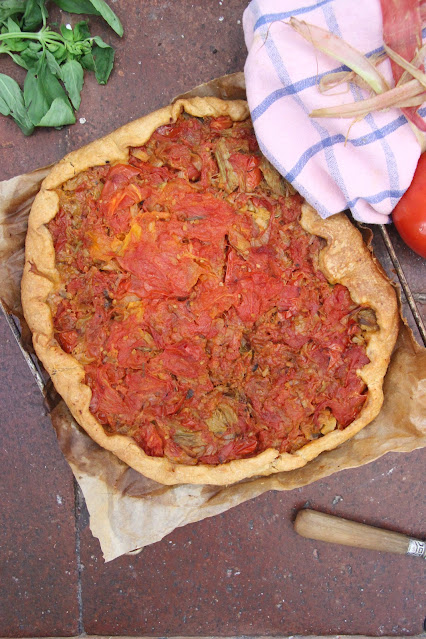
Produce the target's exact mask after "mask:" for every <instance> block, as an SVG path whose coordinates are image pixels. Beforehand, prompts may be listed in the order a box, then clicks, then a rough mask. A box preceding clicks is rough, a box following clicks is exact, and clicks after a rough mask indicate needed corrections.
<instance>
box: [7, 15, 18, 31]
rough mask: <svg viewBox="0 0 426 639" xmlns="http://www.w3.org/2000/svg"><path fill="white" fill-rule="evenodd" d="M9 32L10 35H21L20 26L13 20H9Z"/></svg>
mask: <svg viewBox="0 0 426 639" xmlns="http://www.w3.org/2000/svg"><path fill="white" fill-rule="evenodd" d="M7 31H8V33H21V29H20V27H19V24H16V22H15V21H14V20H12V18H8V19H7Z"/></svg>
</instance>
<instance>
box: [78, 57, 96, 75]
mask: <svg viewBox="0 0 426 639" xmlns="http://www.w3.org/2000/svg"><path fill="white" fill-rule="evenodd" d="M80 64H81V66H82V67H83V69H87V70H88V71H94V70H95V61H94V59H93V55H92V54H91V53H86V55H84V56H83V57H82V58H80Z"/></svg>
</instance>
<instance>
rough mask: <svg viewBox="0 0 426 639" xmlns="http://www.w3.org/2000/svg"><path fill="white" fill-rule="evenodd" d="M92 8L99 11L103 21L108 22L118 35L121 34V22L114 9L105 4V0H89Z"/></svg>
mask: <svg viewBox="0 0 426 639" xmlns="http://www.w3.org/2000/svg"><path fill="white" fill-rule="evenodd" d="M90 2H91V3H92V5H93V6H94V8H95V9H96V10H97V11H98V12H99V15H101V16H102V17H103V19H104V20H105V22H107V23H108V24H109V26H110V27H111V29H113V30H114V31H115V32H116V33H117V34H118V35H119V36H120V37H121V36H122V35H123V25H122V24H121V22H120V20H119V19H118V17H117V16H116V15H115V13H114V11H113V10H112V9H111V7H109V6H108V5H107V3H106V2H105V0H90Z"/></svg>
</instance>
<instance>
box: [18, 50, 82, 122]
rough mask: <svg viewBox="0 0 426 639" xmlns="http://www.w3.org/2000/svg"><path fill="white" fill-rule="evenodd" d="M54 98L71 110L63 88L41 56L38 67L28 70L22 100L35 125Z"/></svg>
mask: <svg viewBox="0 0 426 639" xmlns="http://www.w3.org/2000/svg"><path fill="white" fill-rule="evenodd" d="M56 98H59V99H60V100H62V101H63V102H64V103H65V104H66V105H67V106H68V107H69V108H70V109H71V110H72V108H71V104H70V102H69V100H68V98H67V94H66V93H65V90H64V88H63V87H62V85H61V84H60V82H59V80H58V79H57V78H56V77H55V76H54V75H53V73H52V72H51V71H50V69H49V67H48V65H47V64H46V63H44V61H43V58H41V59H40V64H39V65H38V67H37V68H36V69H30V70H29V71H28V73H27V77H26V78H25V82H24V101H25V105H26V107H27V110H28V116H29V118H30V120H31V122H32V123H33V124H34V125H35V126H37V125H38V124H39V123H40V121H41V120H42V119H43V117H44V115H45V114H46V113H47V112H48V111H49V109H50V107H51V105H52V103H53V102H54V100H55V99H56ZM53 126H56V125H53ZM58 126H61V125H58Z"/></svg>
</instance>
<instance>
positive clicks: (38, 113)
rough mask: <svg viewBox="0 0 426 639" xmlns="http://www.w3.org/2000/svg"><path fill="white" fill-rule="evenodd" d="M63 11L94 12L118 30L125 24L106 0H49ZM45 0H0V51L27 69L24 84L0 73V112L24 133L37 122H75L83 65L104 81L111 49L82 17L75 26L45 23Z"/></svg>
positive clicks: (57, 124) (55, 124)
mask: <svg viewBox="0 0 426 639" xmlns="http://www.w3.org/2000/svg"><path fill="white" fill-rule="evenodd" d="M53 2H54V3H55V4H56V5H58V6H59V7H60V8H61V9H63V10H64V11H67V12H69V13H77V14H81V13H84V14H89V15H98V16H101V17H102V18H104V20H105V21H106V22H107V23H108V24H109V25H110V27H111V28H112V29H114V31H115V32H116V33H117V34H118V35H120V36H121V35H122V34H123V27H122V24H121V22H120V20H119V19H118V17H117V16H116V15H115V13H114V12H113V11H112V9H111V8H110V7H109V6H108V5H107V4H106V2H104V0H53ZM46 3H47V0H0V54H1V53H4V54H7V55H9V56H10V57H11V58H12V60H14V62H16V64H18V65H19V66H21V67H23V68H24V69H26V70H27V75H26V78H25V82H24V89H23V91H22V90H21V88H20V86H19V85H18V83H17V82H16V81H15V80H13V78H10V77H9V76H7V75H4V74H2V73H0V113H1V114H3V115H5V116H10V117H12V118H13V119H14V121H15V122H16V124H17V125H18V126H19V128H20V129H21V131H22V132H23V133H24V134H25V135H31V133H32V132H33V131H34V128H35V127H45V126H52V127H61V126H64V125H66V124H74V122H75V120H76V118H75V111H77V110H78V109H79V107H80V102H81V97H80V93H81V90H82V87H83V82H84V70H85V69H87V70H89V71H94V73H95V77H96V80H97V81H98V83H99V84H106V82H107V81H108V78H109V76H110V73H111V71H112V67H113V64H114V49H113V48H112V47H110V46H109V44H107V43H106V42H104V41H103V40H102V38H100V37H99V36H94V37H93V36H92V35H91V34H90V31H89V27H88V23H87V22H86V21H84V20H83V21H81V22H78V23H77V24H76V25H75V26H74V28H68V27H66V26H64V25H61V28H60V31H59V32H58V31H55V30H53V29H52V28H51V27H49V26H48V24H47V20H48V11H47V7H46Z"/></svg>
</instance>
